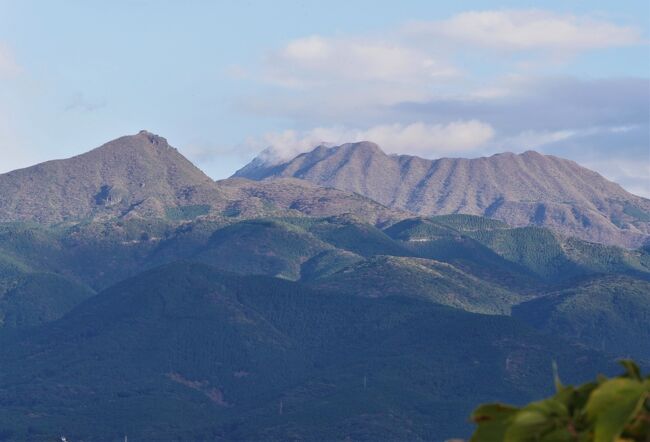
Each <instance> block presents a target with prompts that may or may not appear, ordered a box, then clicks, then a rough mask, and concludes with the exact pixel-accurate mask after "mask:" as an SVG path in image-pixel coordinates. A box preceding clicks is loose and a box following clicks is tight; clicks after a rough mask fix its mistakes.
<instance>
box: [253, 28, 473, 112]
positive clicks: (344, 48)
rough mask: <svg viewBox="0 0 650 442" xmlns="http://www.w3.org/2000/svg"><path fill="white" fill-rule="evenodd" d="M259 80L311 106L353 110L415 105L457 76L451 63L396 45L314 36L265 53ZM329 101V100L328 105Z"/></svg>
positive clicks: (414, 49) (356, 39)
mask: <svg viewBox="0 0 650 442" xmlns="http://www.w3.org/2000/svg"><path fill="white" fill-rule="evenodd" d="M262 72H263V73H262V76H263V78H262V79H263V80H264V81H265V82H267V83H269V84H271V85H274V86H279V87H281V88H285V89H289V90H295V91H299V92H300V93H302V94H304V93H308V94H309V95H307V97H302V98H303V99H306V100H307V101H309V102H311V103H312V104H314V103H318V104H322V105H327V106H335V107H336V103H334V102H330V101H329V100H328V99H329V98H330V97H333V96H336V99H337V100H341V101H342V102H345V103H351V102H353V101H354V102H355V103H356V104H357V105H358V104H359V103H363V104H364V105H390V104H394V103H398V102H400V101H403V100H418V99H422V97H424V96H428V95H430V92H429V91H430V90H431V89H432V88H433V87H434V86H436V85H438V84H440V83H441V82H447V81H449V80H451V79H454V78H456V77H458V76H459V75H460V72H459V70H458V69H457V68H455V67H454V66H453V65H451V63H449V62H447V61H444V60H440V59H437V58H435V57H432V56H431V55H430V54H427V53H426V52H423V51H421V50H418V49H416V48H413V47H408V46H404V45H401V44H399V43H397V42H386V41H378V40H376V39H372V40H370V39H362V38H326V37H322V36H318V35H314V36H310V37H305V38H300V39H297V40H293V41H290V42H289V43H288V44H286V45H285V46H284V47H283V48H281V49H280V50H277V51H275V52H273V53H271V54H269V55H268V56H267V57H266V58H265V60H264V64H263V68H262ZM332 101H334V100H332Z"/></svg>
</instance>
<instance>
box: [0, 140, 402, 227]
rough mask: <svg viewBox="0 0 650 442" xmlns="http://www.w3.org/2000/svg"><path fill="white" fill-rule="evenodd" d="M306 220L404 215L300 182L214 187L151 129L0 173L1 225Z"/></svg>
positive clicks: (227, 183) (242, 182)
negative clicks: (207, 218) (300, 217)
mask: <svg viewBox="0 0 650 442" xmlns="http://www.w3.org/2000/svg"><path fill="white" fill-rule="evenodd" d="M301 213H302V214H309V215H318V216H326V215H339V214H344V213H352V214H355V215H357V216H361V217H363V218H364V219H369V220H374V221H373V222H377V223H383V222H386V221H387V220H390V219H395V218H397V219H399V218H400V217H404V216H405V214H400V211H399V210H396V209H390V208H387V207H384V206H382V205H380V204H378V203H377V202H375V201H373V200H371V199H368V198H365V197H362V196H360V195H358V194H354V193H351V192H345V191H341V190H335V189H326V188H323V187H319V186H317V185H314V184H311V183H308V182H305V181H302V180H295V179H293V180H292V179H286V180H278V181H277V182H274V183H266V182H265V183H258V182H255V181H250V180H246V179H241V178H237V179H227V180H221V181H218V182H215V181H213V180H212V179H211V178H210V177H208V176H207V175H206V174H205V173H203V172H202V171H201V170H200V169H199V168H198V167H196V166H195V165H194V164H192V163H191V162H190V161H189V160H188V159H187V158H185V157H184V156H183V155H182V154H181V153H179V152H178V150H176V149H175V148H174V147H172V146H170V145H169V143H168V142H167V140H166V139H165V138H163V137H161V136H158V135H155V134H153V133H151V132H148V131H146V130H142V131H140V132H139V133H137V134H135V135H127V136H123V137H120V138H117V139H115V140H112V141H109V142H108V143H105V144H103V145H102V146H100V147H98V148H96V149H93V150H91V151H89V152H86V153H83V154H81V155H77V156H74V157H72V158H67V159H62V160H53V161H47V162H45V163H41V164H37V165H34V166H31V167H27V168H24V169H19V170H14V171H12V172H8V173H5V174H0V222H16V221H18V222H24V221H27V222H35V223H38V224H45V225H51V224H58V223H78V222H85V221H105V220H109V219H116V218H121V219H124V218H140V219H154V218H173V219H178V220H183V219H193V218H196V217H198V216H212V217H220V216H221V217H223V216H225V217H240V218H242V217H243V218H250V217H258V216H263V215H275V216H277V215H281V214H284V215H293V216H295V215H297V214H301Z"/></svg>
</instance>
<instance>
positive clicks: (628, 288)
mask: <svg viewBox="0 0 650 442" xmlns="http://www.w3.org/2000/svg"><path fill="white" fill-rule="evenodd" d="M513 316H515V317H516V318H518V319H521V320H522V321H524V322H526V323H527V324H530V325H532V326H533V327H535V328H537V329H539V330H541V331H544V332H546V333H550V334H554V335H556V336H565V337H567V338H572V339H575V340H577V341H580V342H582V343H585V344H587V345H590V346H591V347H593V348H597V349H600V350H603V351H606V352H608V353H610V354H612V355H616V356H618V357H632V358H635V359H637V360H645V361H650V282H648V281H643V280H638V279H633V278H630V277H627V276H604V277H599V278H593V279H589V280H587V281H585V282H583V283H581V284H578V285H576V286H574V287H570V288H567V289H564V290H560V291H557V292H554V293H551V294H549V295H547V296H543V297H540V298H538V299H535V300H532V301H529V302H525V303H523V304H521V305H518V306H515V307H514V308H513Z"/></svg>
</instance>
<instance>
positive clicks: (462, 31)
mask: <svg viewBox="0 0 650 442" xmlns="http://www.w3.org/2000/svg"><path fill="white" fill-rule="evenodd" d="M404 30H405V32H406V33H408V34H411V35H416V36H417V35H420V36H424V37H428V38H438V39H440V38H442V39H444V40H447V41H448V42H452V43H453V42H455V43H461V44H466V45H470V46H476V47H483V48H485V47H487V48H494V49H502V50H512V51H528V50H537V49H541V50H551V51H557V52H575V51H582V50H589V49H599V48H610V47H620V46H629V45H636V44H640V43H642V39H641V33H640V31H639V30H638V29H636V28H633V27H629V26H619V25H616V24H614V23H611V22H608V21H604V20H599V19H595V18H592V17H589V16H576V15H570V14H557V13H553V12H549V11H543V10H502V11H468V12H463V13H460V14H457V15H455V16H453V17H451V18H449V19H447V20H442V21H434V22H414V23H411V24H409V25H407V26H406V27H405V28H404Z"/></svg>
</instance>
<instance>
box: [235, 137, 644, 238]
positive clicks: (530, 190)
mask: <svg viewBox="0 0 650 442" xmlns="http://www.w3.org/2000/svg"><path fill="white" fill-rule="evenodd" d="M234 176H238V177H246V178H250V179H255V180H262V179H269V178H274V177H294V178H300V179H303V180H306V181H310V182H312V183H314V184H318V185H320V186H326V187H334V188H337V189H341V190H346V191H351V192H356V193H358V194H360V195H364V196H366V197H369V198H371V199H373V200H374V201H377V202H379V203H381V204H384V205H386V206H388V207H393V208H397V209H401V210H406V211H408V212H411V213H414V214H418V215H423V216H430V215H445V214H452V213H465V214H471V215H480V216H485V217H489V218H494V219H499V220H502V221H505V222H506V223H508V224H510V225H513V226H525V225H536V226H544V227H550V228H552V229H554V230H556V231H558V232H560V233H563V234H566V235H570V236H576V237H579V238H582V239H585V240H588V241H593V242H600V243H603V244H613V245H620V246H623V247H638V246H641V245H643V244H644V243H646V242H647V241H648V238H650V200H648V199H645V198H642V197H638V196H636V195H632V194H630V193H629V192H627V191H625V190H624V189H623V188H622V187H620V186H619V185H618V184H615V183H612V182H610V181H608V180H606V179H605V178H603V177H602V176H600V175H599V174H598V173H596V172H593V171H591V170H588V169H586V168H584V167H581V166H579V165H578V164H576V163H575V162H573V161H569V160H564V159H561V158H557V157H554V156H548V155H541V154H539V153H537V152H533V151H528V152H524V153H522V154H519V155H516V154H512V153H503V154H497V155H493V156H491V157H487V158H485V157H484V158H475V159H465V158H442V159H437V160H426V159H423V158H419V157H415V156H410V155H387V154H385V153H384V152H383V151H382V150H381V149H380V148H379V146H377V145H376V144H374V143H371V142H359V143H349V144H343V145H340V146H335V147H325V146H318V147H316V148H315V149H314V150H312V151H311V152H307V153H304V154H301V155H298V156H297V157H295V158H293V159H291V160H289V161H287V162H283V163H280V164H274V163H270V164H269V163H268V162H266V161H265V160H264V159H262V158H257V159H255V160H253V161H252V162H251V163H250V164H248V165H246V166H245V167H243V168H242V169H240V170H239V171H237V172H236V173H235V175H234Z"/></svg>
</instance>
